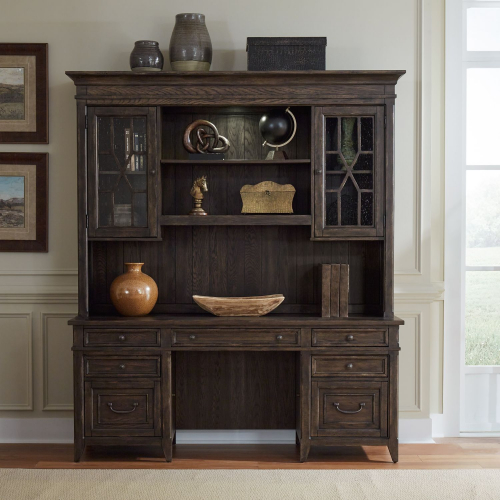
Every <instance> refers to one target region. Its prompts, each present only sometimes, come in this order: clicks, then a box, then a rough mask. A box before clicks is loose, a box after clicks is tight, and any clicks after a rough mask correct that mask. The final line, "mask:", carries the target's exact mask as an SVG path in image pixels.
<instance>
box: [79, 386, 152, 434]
mask: <svg viewBox="0 0 500 500" xmlns="http://www.w3.org/2000/svg"><path fill="white" fill-rule="evenodd" d="M160 402H161V400H160V382H159V381H158V380H156V381H153V380H151V381H147V380H145V381H144V380H141V381H139V380H136V381H134V380H127V381H125V380H123V379H121V380H92V381H86V382H85V435H86V436H160V435H161V425H160V417H161V415H160Z"/></svg>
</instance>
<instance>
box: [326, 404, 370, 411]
mask: <svg viewBox="0 0 500 500" xmlns="http://www.w3.org/2000/svg"><path fill="white" fill-rule="evenodd" d="M333 405H334V406H335V409H336V410H337V411H339V412H340V413H359V412H360V411H361V410H362V409H363V408H364V407H365V403H359V410H341V409H340V408H339V406H340V403H333Z"/></svg>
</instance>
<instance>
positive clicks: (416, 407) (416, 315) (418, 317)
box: [398, 311, 422, 413]
mask: <svg viewBox="0 0 500 500" xmlns="http://www.w3.org/2000/svg"><path fill="white" fill-rule="evenodd" d="M398 316H400V317H401V318H402V319H406V318H408V319H410V318H411V319H413V320H414V321H415V345H414V346H413V347H414V354H415V380H414V383H415V401H414V402H413V405H411V406H399V411H400V412H408V413H415V412H416V413H419V412H421V411H422V377H421V375H422V370H421V365H420V363H421V360H422V355H421V349H422V313H421V312H406V311H401V312H398Z"/></svg>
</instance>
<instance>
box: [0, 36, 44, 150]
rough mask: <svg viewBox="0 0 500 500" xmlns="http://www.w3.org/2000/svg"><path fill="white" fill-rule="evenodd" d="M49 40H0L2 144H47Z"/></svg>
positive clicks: (0, 121)
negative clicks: (6, 41) (8, 41)
mask: <svg viewBox="0 0 500 500" xmlns="http://www.w3.org/2000/svg"><path fill="white" fill-rule="evenodd" d="M47 96H48V84H47V44H46V43H0V143H10V144H18V143H33V144H37V143H38V144H47V143H48V142H49V135H48V97H47Z"/></svg>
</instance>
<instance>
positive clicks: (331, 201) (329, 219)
mask: <svg viewBox="0 0 500 500" xmlns="http://www.w3.org/2000/svg"><path fill="white" fill-rule="evenodd" d="M337 200H338V195H337V193H326V210H325V212H326V225H327V226H338V224H339V217H338V201H337Z"/></svg>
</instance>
